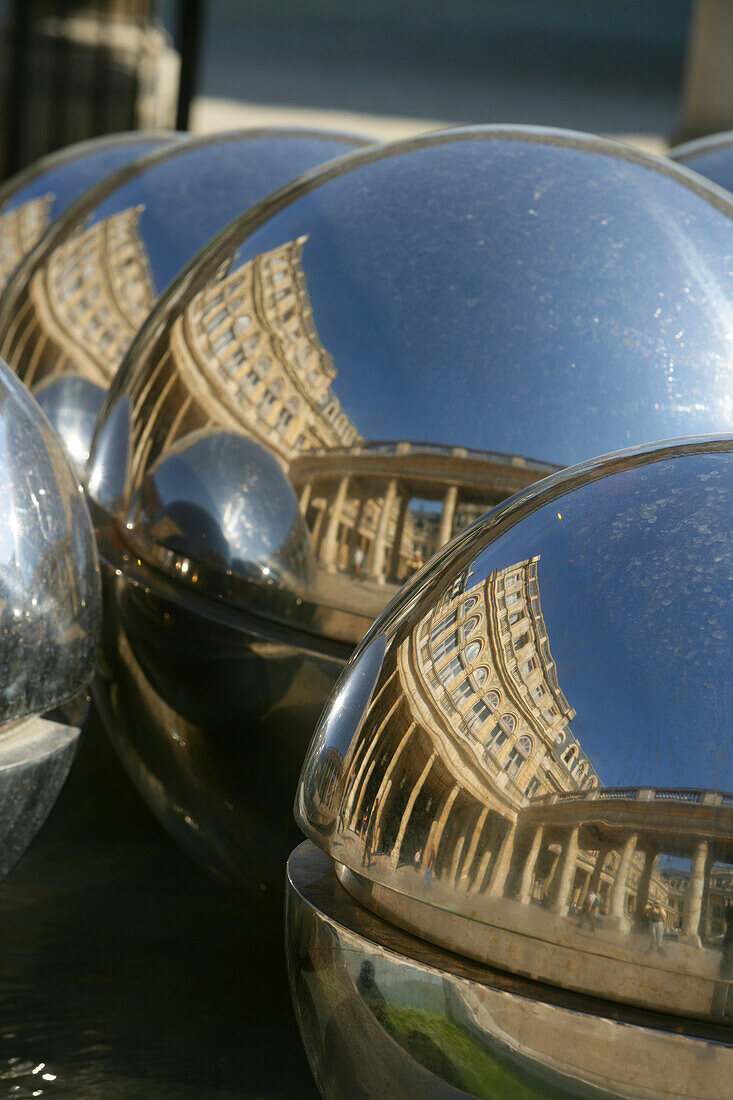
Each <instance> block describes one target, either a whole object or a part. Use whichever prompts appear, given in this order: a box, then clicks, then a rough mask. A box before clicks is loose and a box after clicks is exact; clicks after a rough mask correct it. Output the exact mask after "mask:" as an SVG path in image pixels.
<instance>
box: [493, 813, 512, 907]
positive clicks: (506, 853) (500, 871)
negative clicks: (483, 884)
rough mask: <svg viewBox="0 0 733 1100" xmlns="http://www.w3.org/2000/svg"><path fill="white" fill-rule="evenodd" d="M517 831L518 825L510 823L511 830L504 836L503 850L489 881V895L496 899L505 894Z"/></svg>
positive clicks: (501, 849) (497, 858)
mask: <svg viewBox="0 0 733 1100" xmlns="http://www.w3.org/2000/svg"><path fill="white" fill-rule="evenodd" d="M515 831H516V825H515V824H514V822H513V821H511V822H509V828H508V829H507V831H506V833H505V834H504V839H503V841H502V842H501V848H500V849H499V854H498V856H497V857H496V863H495V864H494V869H493V871H492V872H491V880H490V881H489V886H488V889H487V891H486V893H487V894H491V895H492V896H494V897H500V896H501V895H502V894H503V893H504V884H505V882H506V877H507V875H508V874H509V864H510V863H511V861H512V853H513V851H514V833H515Z"/></svg>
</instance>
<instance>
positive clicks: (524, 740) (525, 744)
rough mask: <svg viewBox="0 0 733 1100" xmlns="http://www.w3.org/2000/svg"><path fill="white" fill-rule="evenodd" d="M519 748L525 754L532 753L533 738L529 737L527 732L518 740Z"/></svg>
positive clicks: (529, 754)
mask: <svg viewBox="0 0 733 1100" xmlns="http://www.w3.org/2000/svg"><path fill="white" fill-rule="evenodd" d="M517 748H518V749H519V751H520V752H521V753H522V754H523V755H524V756H531V755H532V738H531V737H528V736H527V734H526V733H525V734H522V736H521V737H520V738H519V740H518V741H517Z"/></svg>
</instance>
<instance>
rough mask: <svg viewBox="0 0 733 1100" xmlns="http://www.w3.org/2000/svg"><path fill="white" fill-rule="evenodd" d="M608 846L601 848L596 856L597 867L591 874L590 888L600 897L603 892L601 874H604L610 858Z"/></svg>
mask: <svg viewBox="0 0 733 1100" xmlns="http://www.w3.org/2000/svg"><path fill="white" fill-rule="evenodd" d="M608 852H609V849H608V848H601V849H600V851H599V852H598V855H597V856H596V863H595V867H594V868H593V872H592V874H591V876H590V882H589V884H588V890H589V891H590V890H593V891H594V892H595V893H596V894H598V896H599V897H600V893H601V876H602V875H603V868H604V867H605V865H606V860H607V859H608Z"/></svg>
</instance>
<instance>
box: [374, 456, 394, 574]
mask: <svg viewBox="0 0 733 1100" xmlns="http://www.w3.org/2000/svg"><path fill="white" fill-rule="evenodd" d="M396 496H397V479H396V478H394V477H393V478H392V480H391V481H390V483H389V485H388V486H387V492H386V493H385V494H384V497H383V499H382V508H381V511H380V513H379V523H378V524H377V533H376V536H375V538H374V553H373V555H372V563H371V567H370V569H369V576H370V577H371V578H372V580H375V581H376V582H377V584H384V558H385V553H386V550H387V531H388V530H389V517H390V512H391V511H392V505H393V504H394V502H395V497H396Z"/></svg>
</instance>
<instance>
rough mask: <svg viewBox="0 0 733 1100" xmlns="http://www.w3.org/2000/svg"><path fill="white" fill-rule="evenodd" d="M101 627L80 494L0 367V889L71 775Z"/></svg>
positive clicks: (56, 445) (36, 414) (53, 441)
mask: <svg viewBox="0 0 733 1100" xmlns="http://www.w3.org/2000/svg"><path fill="white" fill-rule="evenodd" d="M101 616H102V608H101V592H100V583H99V569H98V565H97V555H96V549H95V544H94V536H93V533H92V527H91V522H90V519H89V514H88V512H87V509H86V504H85V502H84V497H83V494H82V491H81V488H80V486H79V485H78V483H77V481H76V479H75V477H74V475H73V473H72V471H71V468H70V467H69V463H68V461H67V459H66V457H65V455H64V453H63V448H62V446H61V443H60V442H59V440H58V439H57V438H56V436H55V435H54V434H53V432H52V431H51V429H50V428H49V426H48V423H47V421H46V420H45V418H44V417H43V416H42V415H41V413H40V411H39V409H38V407H37V406H36V404H35V402H34V401H33V400H32V398H31V397H30V395H29V394H28V393H27V391H26V390H25V389H24V388H23V386H22V385H21V383H20V382H19V381H18V379H17V378H16V377H15V376H14V375H13V374H12V373H11V372H10V371H9V370H8V369H7V367H5V365H4V364H0V834H1V835H2V843H0V877H4V876H5V875H6V874H7V872H8V871H9V870H10V868H11V867H12V866H13V864H14V863H15V862H16V861H17V859H18V858H19V857H20V855H21V854H22V853H23V852H24V851H25V849H26V847H27V846H28V844H29V843H30V841H31V840H32V838H33V836H34V835H35V834H36V832H37V831H38V829H39V828H40V826H41V824H42V822H43V821H44V819H45V817H46V815H47V814H48V812H49V810H50V809H51V806H52V805H53V803H54V801H55V799H56V796H57V794H58V792H59V790H60V788H61V786H62V784H63V782H64V780H65V778H66V775H67V772H68V770H69V767H70V766H71V761H72V759H73V755H74V751H75V748H76V741H77V738H78V735H79V728H78V724H79V718H80V712H81V711H82V710H84V709H85V702H84V701H82V702H81V703H80V701H79V696H80V695H83V693H84V692H85V690H86V688H87V687H88V684H89V681H90V679H91V677H92V675H93V673H94V668H95V664H96V658H97V648H98V645H99V638H100V630H101ZM48 712H52V713H51V714H50V715H49V716H48V717H44V714H46V715H48Z"/></svg>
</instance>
